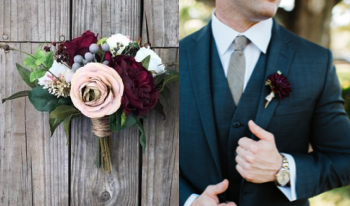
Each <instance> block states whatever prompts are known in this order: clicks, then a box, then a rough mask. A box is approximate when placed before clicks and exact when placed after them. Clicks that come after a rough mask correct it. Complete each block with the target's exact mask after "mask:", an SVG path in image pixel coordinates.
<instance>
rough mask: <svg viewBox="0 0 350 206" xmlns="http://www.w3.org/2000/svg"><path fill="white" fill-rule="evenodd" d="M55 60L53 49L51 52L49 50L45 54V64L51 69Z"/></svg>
mask: <svg viewBox="0 0 350 206" xmlns="http://www.w3.org/2000/svg"><path fill="white" fill-rule="evenodd" d="M53 62H54V53H53V52H52V51H51V52H48V53H47V54H46V56H45V61H44V62H43V65H44V66H45V67H46V68H48V69H50V68H51V67H52V65H53Z"/></svg>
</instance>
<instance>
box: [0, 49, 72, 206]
mask: <svg viewBox="0 0 350 206" xmlns="http://www.w3.org/2000/svg"><path fill="white" fill-rule="evenodd" d="M11 46H13V47H16V48H20V49H22V50H25V51H27V52H31V51H34V50H35V49H36V47H37V46H38V45H31V44H11ZM21 59H23V55H20V54H19V53H18V52H11V53H8V54H4V52H3V51H0V72H1V75H0V82H1V83H0V84H1V86H0V99H2V98H5V97H7V96H10V95H11V94H13V93H15V92H17V91H22V90H25V89H29V88H28V87H27V86H26V85H25V83H24V82H23V81H22V80H21V78H20V76H19V75H18V73H17V71H16V68H15V63H16V62H20V60H21ZM0 122H1V124H0V205H24V206H26V205H62V206H65V205H68V147H66V144H65V136H64V132H63V131H62V129H61V128H59V129H58V130H57V132H56V134H55V135H54V136H53V137H52V138H50V132H49V131H50V129H49V125H48V116H47V114H43V113H40V112H38V111H36V110H35V108H34V107H33V106H32V105H31V103H30V102H29V101H28V100H27V99H25V98H22V99H17V100H13V101H8V102H6V103H5V104H1V105H0Z"/></svg>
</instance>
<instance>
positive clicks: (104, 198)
mask: <svg viewBox="0 0 350 206" xmlns="http://www.w3.org/2000/svg"><path fill="white" fill-rule="evenodd" d="M110 199H111V194H110V193H109V192H108V191H104V192H102V193H101V195H100V202H107V201H108V200H110Z"/></svg>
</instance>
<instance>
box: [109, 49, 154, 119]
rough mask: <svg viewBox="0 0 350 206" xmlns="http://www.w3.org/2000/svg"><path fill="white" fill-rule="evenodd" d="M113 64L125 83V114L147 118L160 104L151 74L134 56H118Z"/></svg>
mask: <svg viewBox="0 0 350 206" xmlns="http://www.w3.org/2000/svg"><path fill="white" fill-rule="evenodd" d="M112 64H113V65H112V67H113V68H114V69H115V70H116V71H117V72H118V73H119V75H120V76H121V78H122V80H123V83H124V94H123V97H122V107H123V109H124V112H125V114H126V115H128V114H130V113H133V114H135V115H137V116H145V115H146V114H147V112H148V111H149V110H150V109H153V108H154V107H155V106H156V104H157V102H158V90H157V88H156V86H155V84H154V81H153V77H152V74H151V72H149V71H148V70H147V69H145V68H144V67H143V66H142V64H141V63H139V62H136V61H135V59H134V57H132V56H127V55H118V56H116V57H114V58H113V63H112Z"/></svg>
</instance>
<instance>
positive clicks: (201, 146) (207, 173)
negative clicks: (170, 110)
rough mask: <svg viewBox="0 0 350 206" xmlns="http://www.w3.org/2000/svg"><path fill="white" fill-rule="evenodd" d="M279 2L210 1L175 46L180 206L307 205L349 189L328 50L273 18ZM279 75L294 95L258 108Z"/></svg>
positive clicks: (344, 126) (348, 149)
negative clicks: (196, 25)
mask: <svg viewBox="0 0 350 206" xmlns="http://www.w3.org/2000/svg"><path fill="white" fill-rule="evenodd" d="M279 3H280V2H279V0H275V1H274V0H217V1H216V9H215V10H214V12H213V15H212V20H211V21H210V22H209V24H208V25H207V26H205V27H204V28H202V29H201V30H200V31H198V32H196V33H194V34H192V35H190V36H188V37H186V38H184V39H183V40H181V41H180V186H179V187H180V188H179V189H180V205H185V206H189V205H192V206H205V205H208V206H212V205H231V206H234V205H239V206H255V205H259V206H271V205H272V206H274V205H275V206H284V205H285V206H293V205H295V206H306V205H309V202H308V198H310V197H312V196H315V195H318V194H320V193H322V192H324V191H327V190H330V189H333V188H336V187H341V186H344V185H347V184H350V123H349V119H348V117H347V115H346V113H345V111H344V109H343V103H344V102H343V100H342V98H341V88H340V85H339V81H338V77H337V74H336V70H335V67H334V66H333V64H332V61H333V59H332V54H331V52H330V51H329V50H328V49H325V48H322V47H320V46H318V45H316V44H314V43H311V42H309V41H307V40H304V39H302V38H300V37H298V36H296V35H294V34H292V33H291V32H289V31H287V30H286V29H284V28H283V27H282V26H280V25H279V24H278V23H277V22H276V21H275V20H274V19H272V17H273V16H274V15H275V13H276V10H277V8H278V5H279ZM277 72H281V73H282V75H284V76H286V77H287V79H288V81H289V83H290V88H291V89H292V91H291V92H290V94H289V97H286V96H284V98H283V99H282V100H281V99H280V98H278V97H275V98H273V99H272V100H271V102H270V104H269V105H268V106H267V107H266V108H265V103H266V101H267V100H266V97H267V96H268V95H269V94H270V93H271V89H270V87H268V86H266V85H265V81H266V80H267V78H268V76H269V75H273V74H276V73H277ZM276 95H278V94H276ZM309 143H311V145H312V147H313V152H311V153H308V148H309Z"/></svg>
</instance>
